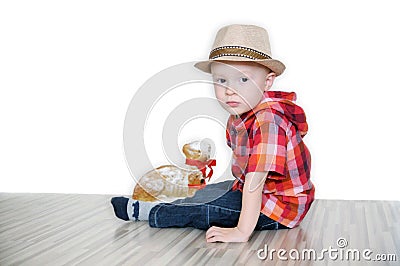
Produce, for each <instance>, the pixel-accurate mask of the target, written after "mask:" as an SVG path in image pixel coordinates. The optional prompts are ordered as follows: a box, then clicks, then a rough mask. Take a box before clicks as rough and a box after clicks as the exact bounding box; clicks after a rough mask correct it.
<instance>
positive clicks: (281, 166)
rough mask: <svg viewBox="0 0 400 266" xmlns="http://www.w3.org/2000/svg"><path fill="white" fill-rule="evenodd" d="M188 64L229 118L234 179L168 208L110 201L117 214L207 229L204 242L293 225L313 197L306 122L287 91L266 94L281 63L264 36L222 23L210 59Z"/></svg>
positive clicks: (152, 222) (153, 223)
mask: <svg viewBox="0 0 400 266" xmlns="http://www.w3.org/2000/svg"><path fill="white" fill-rule="evenodd" d="M195 67H196V68H198V69H200V70H202V71H205V72H207V73H211V74H212V76H213V81H214V90H215V95H216V98H217V99H218V100H219V102H220V104H221V105H222V107H223V108H224V109H225V110H227V111H228V112H229V113H230V114H231V115H230V117H229V119H228V122H227V128H226V137H227V144H228V145H229V146H230V147H231V149H232V151H233V158H232V159H233V160H232V174H233V175H234V176H235V178H236V180H235V181H234V182H233V184H232V182H230V183H229V181H227V182H221V183H217V184H210V185H207V186H206V188H204V189H202V190H199V191H198V192H197V193H196V194H195V196H194V197H193V198H186V199H182V200H177V201H175V202H173V203H161V204H157V205H156V204H154V203H148V202H138V201H133V200H130V199H127V198H123V197H115V198H113V199H112V200H111V202H112V204H113V207H114V211H115V214H116V216H117V217H119V218H121V219H123V220H133V219H141V220H143V219H148V220H149V224H150V226H152V227H186V226H191V227H195V228H199V229H203V230H207V232H206V240H207V242H219V241H220V242H246V241H248V240H249V238H250V236H251V234H252V232H253V231H254V230H266V229H267V230H271V229H272V230H274V229H289V228H293V227H296V226H298V225H299V223H300V222H301V221H302V220H303V218H304V216H305V215H306V213H307V212H308V210H309V208H310V207H311V204H312V202H313V200H314V192H315V188H314V186H313V184H312V183H311V181H310V166H311V165H310V164H311V159H310V153H309V151H308V149H307V147H306V146H305V144H304V142H303V139H302V138H303V137H304V135H305V134H306V132H307V123H306V117H305V114H304V112H303V110H302V109H301V108H300V107H299V106H297V105H295V104H294V103H293V101H294V100H295V99H296V94H295V93H294V92H292V93H287V92H278V91H269V89H270V88H271V87H272V85H273V82H274V80H275V77H276V76H279V75H280V74H282V72H283V71H284V70H285V66H284V64H283V63H281V62H280V61H278V60H276V59H272V57H271V51H270V45H269V37H268V33H267V31H266V30H265V29H263V28H261V27H258V26H254V25H238V24H234V25H229V26H225V27H223V28H221V29H220V30H219V31H218V33H217V35H216V38H215V41H214V45H213V48H212V50H211V52H210V56H209V60H207V61H203V62H198V63H196V64H195ZM218 194H222V195H221V196H220V197H218V198H217V199H215V198H216V197H215V195H218ZM207 198H208V199H210V200H209V201H207Z"/></svg>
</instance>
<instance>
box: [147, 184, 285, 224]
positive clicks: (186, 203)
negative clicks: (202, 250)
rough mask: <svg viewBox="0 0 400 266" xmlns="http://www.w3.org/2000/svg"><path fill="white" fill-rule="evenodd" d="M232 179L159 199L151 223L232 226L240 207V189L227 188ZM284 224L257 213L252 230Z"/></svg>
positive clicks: (150, 218)
mask: <svg viewBox="0 0 400 266" xmlns="http://www.w3.org/2000/svg"><path fill="white" fill-rule="evenodd" d="M232 182H233V181H225V182H221V183H217V184H210V185H207V186H206V187H205V188H204V189H202V190H199V191H197V192H196V194H195V196H194V197H192V198H185V199H181V200H177V201H174V202H172V203H161V204H158V205H156V206H155V207H153V208H152V209H151V210H150V214H149V224H150V226H151V227H160V228H164V227H195V228H198V229H203V230H206V229H208V228H209V227H211V226H219V227H235V226H236V225H237V223H238V220H239V216H240V210H241V207H242V193H241V192H240V191H238V190H236V191H232V190H231V189H230V188H231V186H232ZM283 228H287V227H285V226H283V225H282V224H280V223H278V222H276V221H274V220H272V219H271V218H269V217H267V216H266V215H264V214H260V217H259V219H258V222H257V225H256V228H255V230H274V229H283Z"/></svg>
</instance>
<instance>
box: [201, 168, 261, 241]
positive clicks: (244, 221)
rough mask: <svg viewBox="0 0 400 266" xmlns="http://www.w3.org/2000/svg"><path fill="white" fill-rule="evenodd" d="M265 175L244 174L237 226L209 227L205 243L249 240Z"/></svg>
mask: <svg viewBox="0 0 400 266" xmlns="http://www.w3.org/2000/svg"><path fill="white" fill-rule="evenodd" d="M267 174H268V173H267V172H250V173H248V174H246V179H245V180H246V182H245V183H244V186H243V196H242V210H241V212H240V216H239V222H238V225H237V226H236V227H233V228H221V227H217V226H212V227H210V228H209V229H208V230H207V233H206V239H207V242H217V241H222V242H246V241H247V240H248V239H249V238H250V236H251V234H252V233H253V231H254V228H255V226H256V224H257V221H258V217H259V215H260V208H261V200H262V197H261V194H262V190H263V187H264V183H265V179H266V177H267Z"/></svg>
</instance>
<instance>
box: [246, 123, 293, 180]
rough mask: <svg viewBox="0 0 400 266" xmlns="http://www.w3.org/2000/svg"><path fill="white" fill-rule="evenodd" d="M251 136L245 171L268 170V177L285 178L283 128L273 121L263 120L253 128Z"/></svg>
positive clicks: (284, 134)
mask: <svg viewBox="0 0 400 266" xmlns="http://www.w3.org/2000/svg"><path fill="white" fill-rule="evenodd" d="M251 137H252V141H250V149H249V160H248V165H247V172H270V173H269V174H268V177H269V178H273V179H284V178H286V169H287V167H286V133H285V131H284V129H283V128H281V127H279V126H278V125H277V124H275V123H273V122H264V123H261V124H260V125H259V126H257V127H255V128H254V129H253V134H251ZM271 172H274V173H271Z"/></svg>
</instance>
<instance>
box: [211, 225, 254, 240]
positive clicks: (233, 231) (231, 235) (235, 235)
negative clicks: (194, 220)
mask: <svg viewBox="0 0 400 266" xmlns="http://www.w3.org/2000/svg"><path fill="white" fill-rule="evenodd" d="M249 238H250V236H249V235H246V234H245V233H243V232H241V231H239V229H238V228H237V227H233V228H222V227H217V226H211V227H210V228H209V229H208V230H207V232H206V240H207V242H217V241H219V242H247V241H248V240H249Z"/></svg>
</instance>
